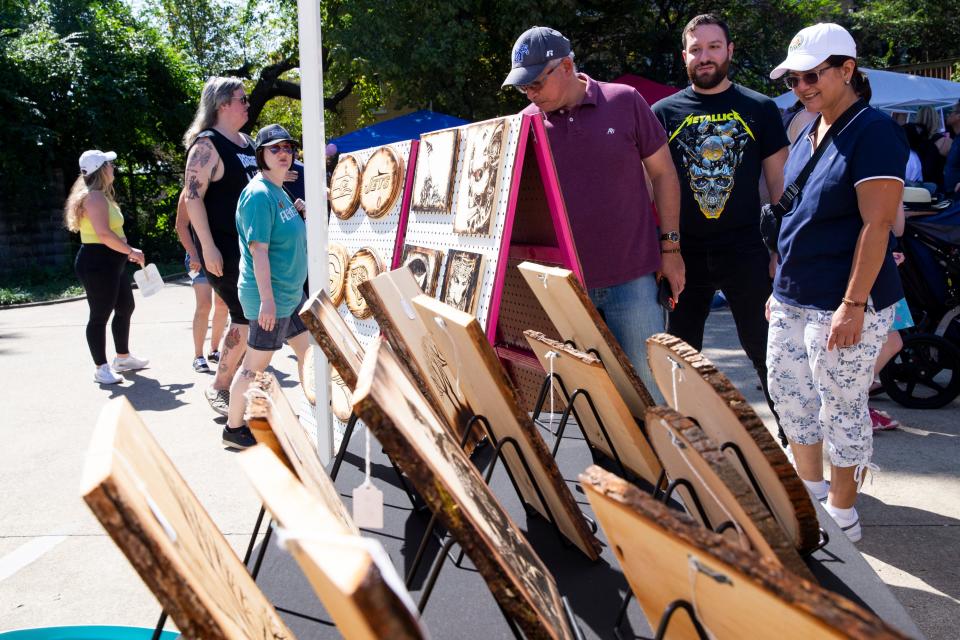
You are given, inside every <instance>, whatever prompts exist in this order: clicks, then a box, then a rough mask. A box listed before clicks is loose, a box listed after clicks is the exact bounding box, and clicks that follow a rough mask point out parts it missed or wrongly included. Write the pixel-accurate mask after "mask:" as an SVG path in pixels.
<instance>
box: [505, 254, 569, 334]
mask: <svg viewBox="0 0 960 640" xmlns="http://www.w3.org/2000/svg"><path fill="white" fill-rule="evenodd" d="M521 262H523V260H519V259H515V258H511V259H510V261H509V262H508V263H507V273H506V277H505V279H504V282H503V294H502V297H501V299H500V322H499V323H498V324H497V344H498V345H501V344H502V345H507V346H510V347H514V348H516V349H520V350H522V351H529V350H530V345H529V343H528V342H527V339H526V338H525V337H524V335H523V332H524V331H526V330H528V329H533V330H534V331H539V332H540V333H542V334H544V335H545V336H547V337H549V338H552V339H554V340H561V339H562V338H561V337H560V332H559V331H558V330H557V328H556V327H555V326H554V325H553V322H552V321H551V320H550V317H549V316H547V312H546V311H544V310H543V307H541V306H540V303H539V302H538V301H537V297H536V296H535V295H533V292H532V291H530V286H529V285H528V284H527V281H526V280H524V278H523V275H522V274H521V273H520V270H519V269H517V265H518V264H520V263H521ZM551 266H552V265H551Z"/></svg>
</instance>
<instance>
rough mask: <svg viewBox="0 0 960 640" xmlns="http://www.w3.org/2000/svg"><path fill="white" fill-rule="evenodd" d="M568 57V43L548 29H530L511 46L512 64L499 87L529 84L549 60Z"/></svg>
mask: <svg viewBox="0 0 960 640" xmlns="http://www.w3.org/2000/svg"><path fill="white" fill-rule="evenodd" d="M568 55H570V41H569V40H567V39H566V38H564V37H563V34H562V33H560V32H559V31H557V30H555V29H551V28H550V27H531V28H529V29H527V30H526V31H524V32H523V35H521V36H520V37H519V38H518V39H517V42H516V44H514V45H513V55H512V56H511V60H512V62H513V65H512V67H513V68H512V69H511V70H510V73H509V74H507V79H506V80H504V81H503V84H502V85H501V86H503V87H506V86H508V85H517V84H530V83H531V82H533V81H534V80H536V79H537V76H539V75H540V74H541V73H543V70H544V69H545V68H546V67H547V63H549V62H550V61H551V60H557V59H559V58H566V57H567V56H568Z"/></svg>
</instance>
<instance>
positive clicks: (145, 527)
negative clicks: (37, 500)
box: [81, 397, 293, 640]
mask: <svg viewBox="0 0 960 640" xmlns="http://www.w3.org/2000/svg"><path fill="white" fill-rule="evenodd" d="M81 493H82V495H83V499H84V501H85V502H86V503H87V506H89V507H90V510H91V511H93V513H94V515H95V516H96V517H97V519H98V520H99V521H100V523H101V524H102V525H103V528H104V529H106V531H107V533H108V534H110V537H111V538H112V539H113V541H114V542H115V543H116V544H117V546H118V547H120V550H121V551H122V552H123V554H124V555H125V556H126V557H127V560H129V561H130V564H132V565H133V568H134V569H136V571H137V573H139V574H140V577H141V578H142V579H143V581H144V583H146V585H147V586H148V587H149V588H150V590H151V591H152V592H153V594H154V595H155V596H156V597H157V600H159V601H160V605H161V606H162V607H163V610H164V611H166V612H167V614H169V616H170V618H171V619H172V620H173V622H174V623H175V624H176V625H177V628H178V629H179V630H180V633H182V634H183V637H184V638H196V639H198V640H220V639H230V640H245V639H247V638H260V639H266V638H272V639H274V640H281V639H283V640H286V639H290V638H293V634H292V633H291V632H290V630H289V629H288V628H287V626H286V625H285V624H284V622H283V620H282V619H281V618H280V616H279V615H278V614H277V612H276V611H275V610H274V608H273V606H272V605H271V604H270V603H269V602H268V601H267V599H266V597H264V595H263V593H262V592H261V591H260V589H259V588H258V587H257V585H256V584H254V582H253V579H252V578H251V577H250V574H249V573H247V570H246V567H244V566H243V563H242V562H240V559H239V558H238V557H237V555H236V553H234V551H233V549H232V548H231V547H230V544H229V543H228V542H227V541H226V539H225V538H224V537H223V534H221V533H220V530H219V529H218V528H217V526H216V524H215V523H214V522H213V520H212V519H211V518H210V516H209V514H208V513H207V512H206V511H205V510H204V508H203V506H202V505H201V504H200V501H199V500H197V497H196V496H195V495H194V493H193V492H192V491H191V490H190V487H188V486H187V484H186V482H184V480H183V478H182V477H181V476H180V474H179V473H178V472H177V469H176V467H174V465H173V463H172V462H171V461H170V459H169V458H168V457H167V456H166V454H165V453H164V452H163V450H162V449H161V448H160V445H159V444H158V443H157V441H156V440H155V439H154V437H153V435H152V434H151V433H150V431H149V430H148V429H147V427H146V426H145V425H144V424H143V422H142V421H141V420H140V416H139V415H137V412H136V410H135V409H134V408H133V406H132V405H131V404H130V402H129V401H128V400H127V399H126V398H122V397H121V398H116V399H114V400H111V401H110V402H108V403H107V405H106V406H105V407H104V408H103V411H101V412H100V417H99V419H98V420H97V425H96V428H95V429H94V434H93V440H92V442H91V445H90V448H89V450H88V452H87V456H86V460H85V464H84V472H83V481H82V484H81Z"/></svg>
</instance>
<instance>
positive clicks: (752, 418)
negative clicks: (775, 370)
mask: <svg viewBox="0 0 960 640" xmlns="http://www.w3.org/2000/svg"><path fill="white" fill-rule="evenodd" d="M647 354H648V356H649V360H650V371H651V372H652V373H653V378H654V380H656V381H657V386H659V387H660V392H661V393H662V394H663V397H664V398H666V401H667V402H668V403H669V404H670V405H671V406H672V408H673V409H674V410H675V411H677V412H678V413H680V414H681V415H684V416H689V417H691V418H693V419H694V420H696V421H697V423H698V424H699V425H700V428H701V429H703V432H704V433H706V434H707V436H709V437H710V439H711V440H713V441H714V442H715V443H716V444H717V446H718V447H720V448H721V449H722V450H724V453H726V454H727V457H728V458H729V459H730V462H731V463H732V464H733V465H734V467H736V468H737V470H738V471H740V473H741V475H742V476H743V477H744V479H745V480H747V481H748V482H749V478H748V477H747V474H746V471H744V469H743V467H742V466H741V464H740V461H739V459H738V458H737V457H736V455H735V454H734V453H733V452H732V451H731V450H730V449H729V448H727V447H726V445H727V443H733V444H735V445H736V446H737V447H739V448H740V451H741V452H742V453H743V456H744V458H745V459H746V461H747V464H748V465H749V466H750V470H751V471H752V473H753V475H754V476H755V477H756V480H757V483H758V484H759V485H760V490H761V491H762V492H763V494H764V498H765V499H766V501H767V504H769V505H770V510H771V511H772V512H773V515H774V517H775V518H776V519H777V521H778V522H779V523H780V526H781V527H783V529H784V531H786V532H787V535H788V536H789V537H790V539H791V540H792V541H793V543H794V545H795V546H796V547H797V549H798V550H800V551H801V552H803V551H809V550H812V549H813V548H815V547H816V546H817V544H818V543H819V540H820V524H819V522H818V521H817V513H816V511H815V510H814V508H813V503H812V502H811V501H810V494H809V493H807V490H806V488H805V487H804V486H803V482H802V481H801V480H800V477H799V476H798V475H797V472H796V470H794V468H793V466H792V465H791V464H790V462H789V460H787V456H786V454H784V453H783V450H782V449H781V448H780V446H779V445H778V444H777V443H776V442H775V441H774V439H773V436H771V435H770V432H769V431H767V428H766V427H765V426H763V422H762V421H761V420H760V418H759V417H758V416H757V414H756V413H754V411H753V409H752V408H751V407H750V403H748V402H747V400H746V399H745V398H744V397H743V395H742V394H741V393H740V392H739V391H738V390H737V388H736V387H735V386H733V383H731V382H730V380H729V379H728V378H727V377H726V376H725V375H723V374H722V373H720V372H719V371H718V370H717V369H716V367H714V366H713V363H712V362H710V360H708V359H707V358H706V357H704V356H703V354H701V353H700V352H698V351H697V350H696V349H694V348H693V347H691V346H690V345H688V344H687V343H686V342H684V341H683V340H680V339H679V338H676V337H674V336H671V335H669V334H666V333H660V334H657V335H654V336H651V337H650V338H648V339H647ZM674 398H676V404H677V405H678V406H673V405H674Z"/></svg>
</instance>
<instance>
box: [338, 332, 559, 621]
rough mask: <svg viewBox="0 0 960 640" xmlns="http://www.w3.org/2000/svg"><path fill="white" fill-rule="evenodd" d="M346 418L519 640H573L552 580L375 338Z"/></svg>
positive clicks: (445, 431) (425, 404)
mask: <svg viewBox="0 0 960 640" xmlns="http://www.w3.org/2000/svg"><path fill="white" fill-rule="evenodd" d="M354 410H355V411H356V412H357V414H358V415H359V416H360V417H361V418H362V419H363V421H364V422H365V423H366V424H367V426H368V427H369V428H370V429H371V430H372V431H373V433H374V435H376V437H377V440H379V441H380V444H382V445H383V447H384V449H385V450H386V452H387V454H388V455H389V456H390V457H391V458H393V460H394V461H396V463H397V465H399V467H400V469H401V470H402V471H403V472H404V473H405V474H406V475H407V477H408V478H409V479H410V481H411V482H412V483H413V485H414V487H415V488H416V490H417V492H418V493H419V494H420V496H421V497H422V498H423V499H424V500H425V501H426V503H427V504H428V505H429V507H430V509H431V510H432V511H433V512H434V513H435V514H436V515H437V517H438V519H439V521H440V523H441V524H443V526H444V527H446V528H447V530H448V531H450V533H451V535H453V536H454V537H455V539H456V540H457V542H458V543H459V544H460V546H461V548H462V549H463V550H464V552H465V553H466V554H467V556H469V558H470V560H471V561H472V562H473V564H474V566H476V568H477V571H478V572H479V573H480V575H481V576H482V577H483V579H484V580H485V581H486V583H487V586H488V587H489V589H490V592H491V593H492V594H493V597H494V598H495V599H496V600H497V602H498V603H499V605H500V606H501V607H502V608H503V610H504V611H505V612H506V613H507V615H509V616H510V617H511V618H512V619H513V620H514V621H515V622H516V623H517V625H518V626H519V627H520V629H521V630H522V631H523V633H524V635H525V636H526V637H527V638H530V639H531V640H533V639H538V638H557V639H559V638H564V639H569V638H573V637H574V636H573V632H572V630H571V628H570V626H569V624H568V622H567V619H566V617H565V615H564V608H563V603H562V600H561V597H560V592H559V590H558V589H557V585H556V582H555V581H554V578H553V576H552V575H551V574H550V572H549V570H548V569H547V568H546V566H545V565H544V564H543V561H542V560H541V559H540V557H539V556H537V554H536V553H535V552H534V550H533V549H532V548H531V547H530V545H529V543H528V542H527V540H526V538H524V536H523V534H522V533H521V532H520V529H519V528H518V527H517V525H516V524H515V523H514V522H513V520H512V519H511V518H510V516H509V515H508V514H507V512H506V511H505V510H504V508H503V506H502V505H501V504H500V503H499V501H498V500H497V498H496V497H495V496H494V495H493V493H492V492H491V491H490V488H489V487H488V486H487V485H486V484H485V483H484V481H483V478H481V477H480V474H479V472H478V471H477V469H476V467H474V465H473V463H472V462H470V460H469V459H468V458H467V456H466V454H464V452H463V450H462V449H460V446H459V443H458V442H456V441H455V440H454V439H453V437H452V436H451V435H450V432H449V431H447V429H446V428H445V427H443V426H442V425H441V424H440V421H439V419H438V418H437V416H436V414H435V413H434V412H433V410H432V409H431V407H430V406H429V405H428V404H427V402H426V400H424V399H423V396H421V395H420V392H419V391H418V390H417V388H416V386H415V385H414V384H413V382H412V381H411V380H410V379H409V378H408V377H407V374H406V373H405V371H404V369H403V368H402V366H401V365H400V363H399V362H398V361H397V357H396V356H395V355H394V354H393V352H392V351H390V350H389V348H388V347H386V345H385V344H384V343H383V341H382V339H380V338H378V339H377V340H375V341H374V344H373V346H372V347H371V348H370V349H369V350H368V352H367V356H366V358H365V359H364V363H363V367H362V368H361V371H360V380H359V382H358V383H357V389H356V392H355V393H354ZM448 570H454V569H448Z"/></svg>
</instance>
